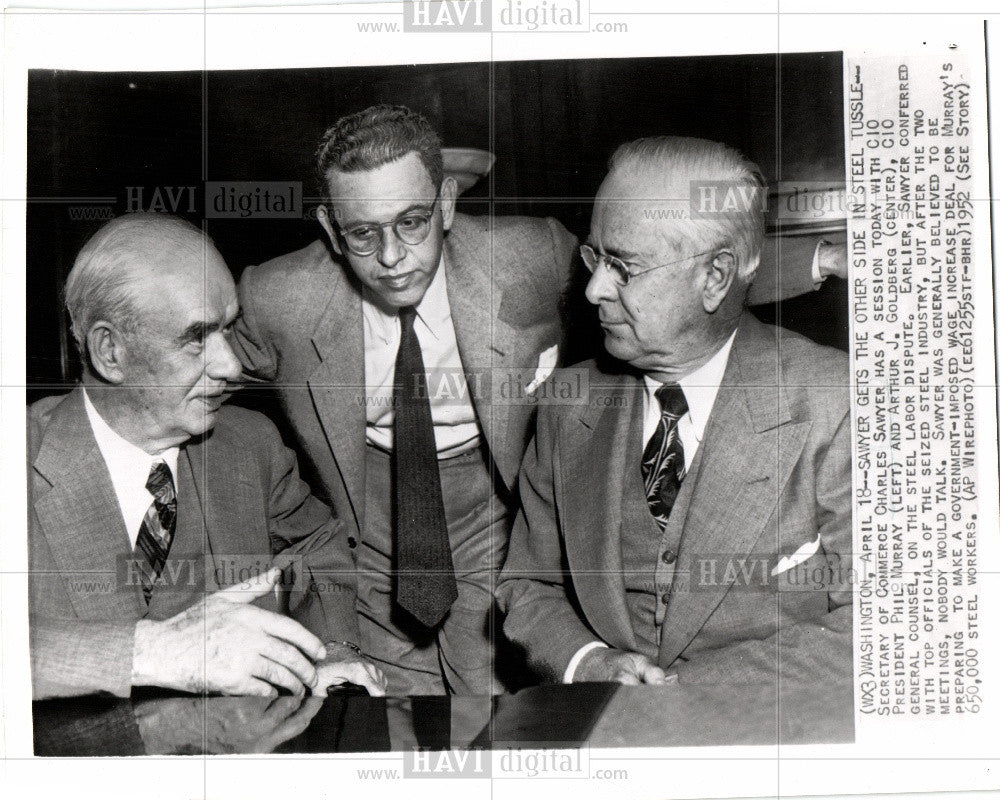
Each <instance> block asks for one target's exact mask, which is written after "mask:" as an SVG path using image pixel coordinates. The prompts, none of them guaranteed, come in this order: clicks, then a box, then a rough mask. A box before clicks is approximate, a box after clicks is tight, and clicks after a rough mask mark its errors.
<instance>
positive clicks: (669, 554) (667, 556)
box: [660, 550, 677, 564]
mask: <svg viewBox="0 0 1000 800" xmlns="http://www.w3.org/2000/svg"><path fill="white" fill-rule="evenodd" d="M660 558H662V559H663V563H664V564H673V563H674V562H675V561H676V560H677V553H675V552H674V551H673V550H665V551H664V553H663V555H662V556H660Z"/></svg>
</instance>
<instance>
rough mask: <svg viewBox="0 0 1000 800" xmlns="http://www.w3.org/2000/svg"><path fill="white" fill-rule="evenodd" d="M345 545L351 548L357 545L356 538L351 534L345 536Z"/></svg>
mask: <svg viewBox="0 0 1000 800" xmlns="http://www.w3.org/2000/svg"><path fill="white" fill-rule="evenodd" d="M347 546H348V547H350V548H351V549H352V550H353V549H354V548H355V547H357V546H358V540H357V539H355V538H354V537H353V536H348V537H347Z"/></svg>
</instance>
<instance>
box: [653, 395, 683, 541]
mask: <svg viewBox="0 0 1000 800" xmlns="http://www.w3.org/2000/svg"><path fill="white" fill-rule="evenodd" d="M656 399H657V400H659V401H660V410H661V411H660V423H659V424H658V425H657V426H656V431H655V432H654V433H653V436H652V438H651V439H650V440H649V443H648V444H647V445H646V449H645V450H643V452H642V480H643V483H644V484H645V486H646V502H647V503H649V513H651V514H652V515H653V519H655V520H656V523H657V524H658V525H659V526H660V529H661V530H663V529H664V528H666V527H667V520H668V519H669V518H670V510H671V509H672V508H673V507H674V501H675V500H676V499H677V493H678V492H679V491H680V489H681V479H682V478H683V477H684V445H683V444H681V437H680V435H679V434H678V430H677V421H678V420H679V419H680V418H681V417H682V416H684V414H686V413H687V410H688V406H687V400H685V399H684V392H683V391H682V390H681V387H680V385H679V384H676V383H665V384H663V386H661V387H660V388H659V389H657V390H656Z"/></svg>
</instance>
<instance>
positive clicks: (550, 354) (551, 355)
mask: <svg viewBox="0 0 1000 800" xmlns="http://www.w3.org/2000/svg"><path fill="white" fill-rule="evenodd" d="M558 360H559V345H556V344H554V345H552V347H550V348H549V349H548V350H544V351H542V353H541V354H540V355H539V356H538V366H537V367H535V377H534V378H532V379H531V383H529V384H528V385H527V386H525V387H524V391H525V392H527V393H528V394H534V393H535V390H536V389H537V388H538V387H539V386H541V385H542V383H543V382H544V381H545V379H546V378H548V377H549V375H551V374H552V370H554V369H555V368H556V362H557V361H558Z"/></svg>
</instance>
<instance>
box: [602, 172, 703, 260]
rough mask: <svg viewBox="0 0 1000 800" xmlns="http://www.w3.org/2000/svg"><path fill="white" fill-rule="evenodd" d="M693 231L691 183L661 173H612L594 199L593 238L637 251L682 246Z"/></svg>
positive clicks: (612, 246) (671, 248)
mask: <svg viewBox="0 0 1000 800" xmlns="http://www.w3.org/2000/svg"><path fill="white" fill-rule="evenodd" d="M691 235H692V228H691V200H690V196H689V189H688V184H687V183H686V182H684V181H678V180H675V179H671V178H670V177H668V176H662V175H635V174H624V175H623V174H621V173H612V174H611V175H609V176H608V177H607V178H606V179H605V180H604V183H602V184H601V187H600V189H599V190H598V192H597V196H596V198H595V199H594V211H593V217H592V220H591V238H592V239H594V240H595V242H597V243H605V244H606V246H607V247H611V248H613V249H622V248H624V247H625V246H626V245H627V246H628V247H631V248H633V249H634V250H635V251H636V252H647V251H650V250H653V251H657V252H659V251H662V250H674V249H682V248H683V246H684V245H685V243H686V242H687V241H688V240H689V239H690V237H691Z"/></svg>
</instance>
